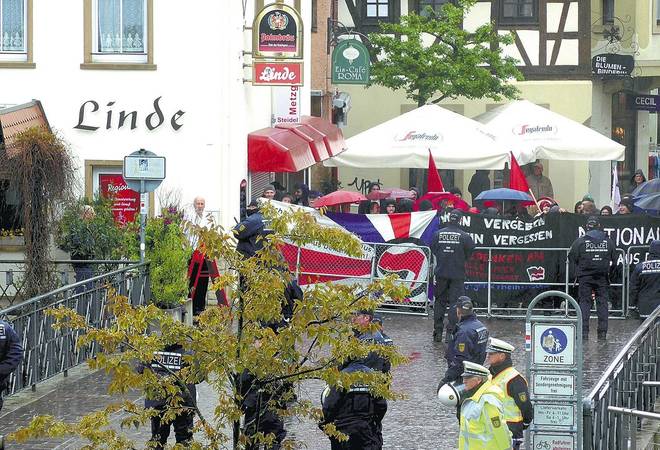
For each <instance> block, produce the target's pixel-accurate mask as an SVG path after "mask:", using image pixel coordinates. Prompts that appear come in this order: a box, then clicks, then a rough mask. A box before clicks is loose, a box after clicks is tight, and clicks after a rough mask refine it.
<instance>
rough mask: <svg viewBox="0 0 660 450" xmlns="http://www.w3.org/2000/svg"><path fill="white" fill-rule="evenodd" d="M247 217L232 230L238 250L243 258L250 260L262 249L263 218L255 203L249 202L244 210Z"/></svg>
mask: <svg viewBox="0 0 660 450" xmlns="http://www.w3.org/2000/svg"><path fill="white" fill-rule="evenodd" d="M246 213H247V217H246V218H245V219H243V220H242V221H241V222H240V223H238V224H237V225H236V226H235V227H234V228H233V230H232V232H233V233H234V236H235V237H236V239H238V244H237V245H236V250H238V251H239V252H240V253H241V254H242V255H243V256H244V257H246V258H251V257H252V256H254V255H255V254H256V253H257V251H258V250H261V249H262V248H263V242H262V238H263V234H264V217H263V216H262V215H261V212H260V211H259V205H258V204H257V202H256V201H254V200H253V201H252V202H250V204H249V205H248V206H247V209H246Z"/></svg>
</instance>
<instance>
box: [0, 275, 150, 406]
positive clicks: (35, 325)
mask: <svg viewBox="0 0 660 450" xmlns="http://www.w3.org/2000/svg"><path fill="white" fill-rule="evenodd" d="M111 291H114V292H116V293H118V294H120V295H124V296H126V297H128V298H129V300H130V302H131V304H132V305H134V306H137V305H141V304H145V303H146V302H148V301H149V299H150V295H151V292H150V285H149V263H141V264H134V265H131V266H128V267H124V268H121V269H117V270H114V271H112V272H108V273H105V274H103V275H98V276H95V277H93V278H89V279H87V280H85V281H81V282H79V283H73V284H69V285H66V286H63V287H61V288H59V289H56V290H54V291H52V292H48V293H46V294H43V295H40V296H37V297H34V298H31V299H30V300H28V301H25V302H23V303H20V304H18V305H14V306H12V307H10V308H7V309H4V310H0V318H2V319H4V320H7V321H8V322H10V323H11V324H12V326H13V327H14V329H15V330H16V332H17V333H18V335H19V336H20V337H21V339H22V342H23V351H24V357H23V362H22V363H21V365H20V366H19V367H18V369H17V370H16V371H15V372H14V374H13V375H12V376H11V377H10V379H9V394H12V393H14V392H17V391H20V390H22V389H25V388H27V387H32V389H33V390H34V389H35V388H36V384H37V383H39V382H41V381H44V380H46V379H48V378H50V377H53V376H55V375H57V374H60V373H64V374H65V375H66V372H67V370H68V369H70V368H72V367H74V366H77V365H79V364H81V363H83V362H85V361H86V360H87V359H89V358H92V357H94V356H95V355H96V354H97V352H98V345H97V344H93V345H90V346H88V347H85V348H76V341H77V338H78V336H80V333H81V332H80V331H73V330H68V329H61V330H56V329H53V327H52V325H53V324H54V323H55V320H54V319H53V318H52V317H50V316H48V315H47V314H46V310H47V309H49V308H57V307H60V306H63V307H67V308H71V309H73V310H74V311H76V312H78V314H80V315H82V316H83V317H85V319H86V322H87V324H89V325H91V326H93V327H99V328H100V327H106V326H108V325H109V324H110V323H111V322H112V320H113V317H112V316H111V315H110V314H109V312H108V310H107V308H106V305H107V302H108V298H109V295H110V293H111Z"/></svg>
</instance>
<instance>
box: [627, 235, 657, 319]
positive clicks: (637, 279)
mask: <svg viewBox="0 0 660 450" xmlns="http://www.w3.org/2000/svg"><path fill="white" fill-rule="evenodd" d="M630 304H631V305H637V312H638V313H639V316H640V317H648V316H649V315H650V314H651V313H652V312H653V311H654V310H655V308H657V307H658V305H660V240H655V241H653V242H651V245H650V246H649V254H648V257H647V260H646V261H644V262H640V263H638V264H637V265H636V266H635V270H634V271H633V273H632V276H631V277H630Z"/></svg>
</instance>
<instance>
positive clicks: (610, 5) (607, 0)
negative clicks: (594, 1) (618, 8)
mask: <svg viewBox="0 0 660 450" xmlns="http://www.w3.org/2000/svg"><path fill="white" fill-rule="evenodd" d="M603 23H614V0H603Z"/></svg>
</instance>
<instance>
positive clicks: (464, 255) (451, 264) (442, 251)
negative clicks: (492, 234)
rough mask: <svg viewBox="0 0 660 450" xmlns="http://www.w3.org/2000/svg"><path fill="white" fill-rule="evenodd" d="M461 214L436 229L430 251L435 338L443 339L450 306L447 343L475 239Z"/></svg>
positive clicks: (459, 212)
mask: <svg viewBox="0 0 660 450" xmlns="http://www.w3.org/2000/svg"><path fill="white" fill-rule="evenodd" d="M462 217H463V213H462V212H461V211H460V210H459V209H454V210H453V211H451V212H450V213H449V225H447V226H446V227H444V228H441V229H440V230H438V231H436V232H435V234H434V235H433V237H432V239H431V253H432V254H433V256H434V257H435V272H434V276H435V285H434V287H433V291H434V297H435V305H434V306H433V339H434V340H435V341H436V342H440V341H442V331H443V321H444V317H445V312H446V311H447V308H448V307H449V314H448V318H447V321H448V323H447V338H446V342H451V334H453V333H454V329H455V327H456V321H457V318H456V316H455V314H454V310H455V308H454V305H455V304H456V301H457V299H458V298H459V297H460V296H461V295H463V294H465V288H464V286H463V284H464V283H465V261H467V259H468V258H469V257H470V254H472V251H473V250H474V241H473V240H472V238H471V237H470V235H469V234H467V233H466V232H465V231H463V230H461V229H460V228H459V227H458V224H459V222H460V221H461V218H462ZM482 362H483V361H482ZM462 368H463V366H461V370H462Z"/></svg>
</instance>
